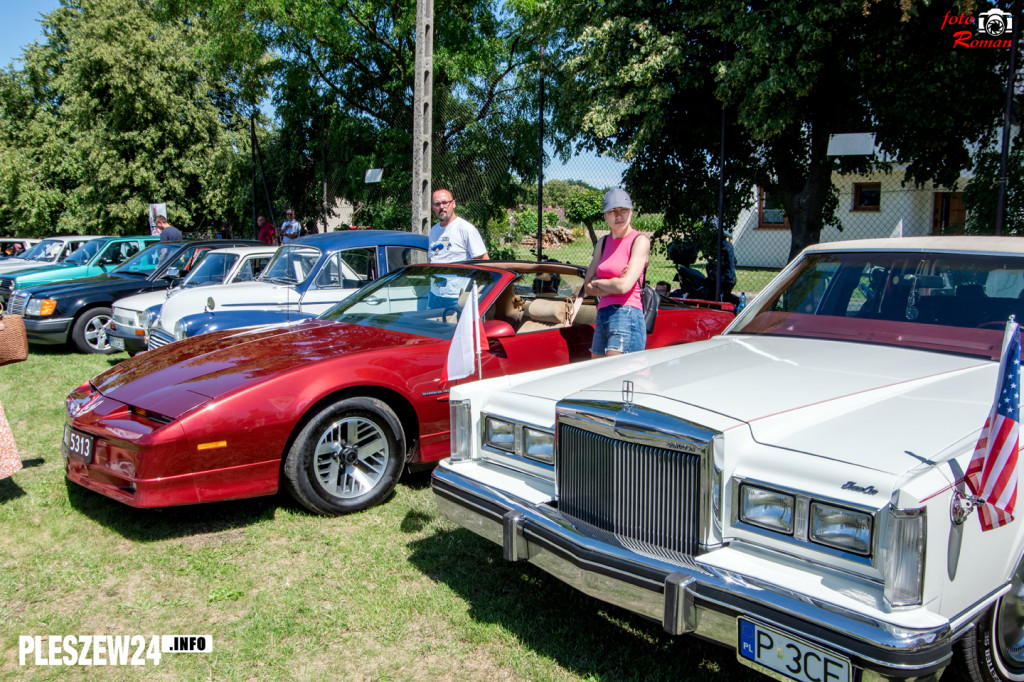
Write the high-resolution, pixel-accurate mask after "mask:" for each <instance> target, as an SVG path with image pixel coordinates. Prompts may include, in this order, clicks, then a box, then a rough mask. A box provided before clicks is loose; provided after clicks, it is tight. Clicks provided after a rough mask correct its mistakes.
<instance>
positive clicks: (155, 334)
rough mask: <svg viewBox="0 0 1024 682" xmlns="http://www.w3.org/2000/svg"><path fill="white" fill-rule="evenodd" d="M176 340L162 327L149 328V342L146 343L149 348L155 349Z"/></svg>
mask: <svg viewBox="0 0 1024 682" xmlns="http://www.w3.org/2000/svg"><path fill="white" fill-rule="evenodd" d="M173 342H174V337H173V336H171V335H170V334H168V333H167V332H165V331H163V330H162V329H150V330H149V342H148V343H147V344H146V349H147V350H153V349H154V348H159V347H160V346H166V345H167V344H169V343H173Z"/></svg>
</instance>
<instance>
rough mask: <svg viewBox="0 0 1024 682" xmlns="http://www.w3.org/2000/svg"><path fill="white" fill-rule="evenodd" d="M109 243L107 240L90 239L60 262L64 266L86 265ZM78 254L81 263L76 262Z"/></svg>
mask: <svg viewBox="0 0 1024 682" xmlns="http://www.w3.org/2000/svg"><path fill="white" fill-rule="evenodd" d="M109 243H110V240H109V239H91V240H89V241H87V242H85V243H84V244H82V245H81V246H79V247H78V248H77V249H75V250H74V252H73V253H71V255H69V256H68V257H67V258H65V259H64V260H63V261H62V262H63V263H64V264H66V265H88V264H89V263H90V262H91V261H92V260H93V259H94V258H95V257H96V255H97V254H98V253H99V252H100V251H102V250H103V247H104V246H106V245H107V244H109ZM78 254H82V256H81V259H82V260H81V262H79V260H78Z"/></svg>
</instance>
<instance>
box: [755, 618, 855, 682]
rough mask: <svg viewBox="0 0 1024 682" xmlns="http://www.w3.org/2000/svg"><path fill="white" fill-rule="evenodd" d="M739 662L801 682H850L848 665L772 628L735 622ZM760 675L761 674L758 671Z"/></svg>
mask: <svg viewBox="0 0 1024 682" xmlns="http://www.w3.org/2000/svg"><path fill="white" fill-rule="evenodd" d="M739 628H740V646H739V650H738V654H739V659H740V662H742V663H746V664H747V665H751V666H752V667H755V668H757V667H760V666H763V667H765V668H768V669H769V670H771V671H774V672H775V673H778V674H779V675H782V676H783V679H790V680H800V681H801V682H850V679H851V674H850V661H849V659H847V658H844V657H843V656H837V655H836V654H834V653H832V652H831V651H827V650H825V649H822V648H821V647H817V646H814V645H812V644H808V643H807V642H805V641H803V640H802V639H797V638H796V637H792V636H790V635H787V634H785V633H783V632H782V631H780V630H776V629H775V628H769V627H766V626H764V625H761V624H760V623H754V622H752V621H749V620H745V619H743V618H740V619H739ZM762 672H763V671H762Z"/></svg>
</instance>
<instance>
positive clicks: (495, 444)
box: [484, 417, 516, 452]
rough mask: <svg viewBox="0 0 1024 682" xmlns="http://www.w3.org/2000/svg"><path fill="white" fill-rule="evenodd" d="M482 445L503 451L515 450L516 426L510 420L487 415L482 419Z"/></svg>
mask: <svg viewBox="0 0 1024 682" xmlns="http://www.w3.org/2000/svg"><path fill="white" fill-rule="evenodd" d="M484 445H486V446H488V447H492V448H496V449H498V450H504V451H505V452H515V451H516V427H515V425H514V424H512V423H511V422H507V421H503V420H501V419H495V418H494V417H487V419H486V420H485V421H484Z"/></svg>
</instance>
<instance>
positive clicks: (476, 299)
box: [473, 283, 484, 381]
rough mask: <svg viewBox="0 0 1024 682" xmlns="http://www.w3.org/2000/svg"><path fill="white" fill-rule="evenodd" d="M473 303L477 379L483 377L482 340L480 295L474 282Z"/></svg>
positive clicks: (479, 379)
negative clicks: (474, 311)
mask: <svg viewBox="0 0 1024 682" xmlns="http://www.w3.org/2000/svg"><path fill="white" fill-rule="evenodd" d="M473 305H474V306H475V307H476V324H474V325H473V335H474V336H475V337H476V343H475V344H473V345H474V346H475V347H476V378H477V380H478V381H481V380H483V378H484V340H483V339H481V338H480V325H481V324H483V320H481V319H480V297H479V296H478V295H477V292H476V284H475V283H474V284H473Z"/></svg>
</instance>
